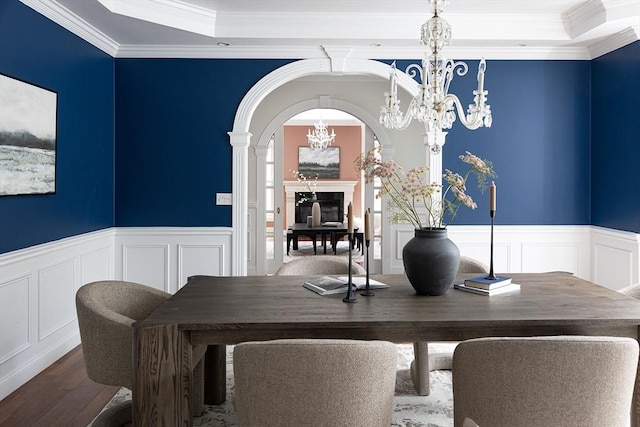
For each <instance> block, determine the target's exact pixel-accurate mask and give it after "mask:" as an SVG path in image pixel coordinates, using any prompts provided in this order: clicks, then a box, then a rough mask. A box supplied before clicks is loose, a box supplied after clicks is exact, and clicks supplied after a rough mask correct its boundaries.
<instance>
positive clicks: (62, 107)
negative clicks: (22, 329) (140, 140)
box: [0, 0, 114, 253]
mask: <svg viewBox="0 0 640 427" xmlns="http://www.w3.org/2000/svg"><path fill="white" fill-rule="evenodd" d="M0 72H2V73H3V74H7V75H10V76H13V77H16V78H19V79H21V80H25V81H27V82H31V83H34V84H36V85H38V86H42V87H45V88H47V89H50V90H53V91H55V92H57V93H58V131H57V174H56V175H57V177H56V184H57V185H56V194H53V195H41V196H36V195H32V196H4V197H0V253H3V252H8V251H11V250H15V249H20V248H25V247H28V246H33V245H36V244H40V243H44V242H48V241H52V240H57V239H60V238H64V237H69V236H73V235H77V234H81V233H86V232H89V231H94V230H98V229H102V228H106V227H111V226H113V223H114V221H113V212H114V205H113V170H114V164H113V123H114V120H113V119H114V115H113V105H114V104H113V93H114V86H113V58H111V57H110V56H109V55H107V54H105V53H103V52H102V51H100V50H99V49H96V48H95V47H93V46H92V45H90V44H88V43H87V42H85V41H84V40H82V39H80V38H78V37H77V36H75V35H73V34H72V33H70V32H68V31H66V30H65V29H63V28H61V27H60V26H58V25H57V24H55V23H53V22H51V21H50V20H48V19H46V18H44V17H43V16H42V15H40V14H38V13H36V12H34V11H33V10H32V9H30V8H29V7H27V6H25V5H23V4H22V3H20V2H19V1H18V0H9V1H7V0H3V1H2V2H0Z"/></svg>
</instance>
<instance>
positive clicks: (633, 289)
mask: <svg viewBox="0 0 640 427" xmlns="http://www.w3.org/2000/svg"><path fill="white" fill-rule="evenodd" d="M618 292H620V293H621V294H625V295H626V296H629V297H631V298H635V299H640V283H636V284H635V285H629V286H627V287H626V288H622V289H620V290H619V291H618Z"/></svg>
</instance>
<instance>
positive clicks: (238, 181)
mask: <svg viewBox="0 0 640 427" xmlns="http://www.w3.org/2000/svg"><path fill="white" fill-rule="evenodd" d="M228 135H229V137H230V144H231V146H232V147H233V153H232V155H233V160H232V163H233V165H232V171H233V178H232V186H231V188H232V202H233V205H232V207H231V212H232V214H231V227H232V228H233V240H232V242H231V246H232V247H231V275H232V276H246V275H247V248H248V242H247V238H248V237H247V236H248V234H247V228H248V225H247V222H248V221H247V212H248V206H247V205H248V200H249V184H248V177H249V144H250V143H251V133H249V132H228Z"/></svg>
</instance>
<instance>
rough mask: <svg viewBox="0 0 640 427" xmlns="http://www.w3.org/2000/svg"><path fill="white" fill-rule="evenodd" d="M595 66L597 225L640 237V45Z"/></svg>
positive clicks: (594, 203)
mask: <svg viewBox="0 0 640 427" xmlns="http://www.w3.org/2000/svg"><path fill="white" fill-rule="evenodd" d="M592 68H593V83H592V90H593V114H592V133H593V135H592V144H593V159H594V163H593V169H592V175H591V182H592V185H593V192H592V194H591V203H592V213H593V218H592V221H593V224H594V225H599V226H602V227H609V228H616V229H620V230H627V231H633V232H636V233H640V178H639V177H638V171H639V170H640V113H638V105H639V101H640V42H635V43H632V44H630V45H628V46H626V47H624V48H622V49H618V50H616V51H614V52H611V53H609V54H607V55H604V56H602V57H600V58H597V59H595V60H593V65H592Z"/></svg>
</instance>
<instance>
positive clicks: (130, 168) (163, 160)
mask: <svg viewBox="0 0 640 427" xmlns="http://www.w3.org/2000/svg"><path fill="white" fill-rule="evenodd" d="M288 62H290V61H273V60H210V59H179V60H171V59H168V60H162V59H153V60H134V59H118V60H116V68H115V69H116V73H115V75H116V88H117V89H116V129H117V131H116V226H230V225H231V207H230V206H216V205H215V194H216V193H217V192H225V193H227V192H231V181H232V176H231V166H232V156H231V152H232V149H231V145H230V144H229V135H227V132H229V131H230V130H231V129H232V128H233V119H234V116H235V112H236V110H237V109H238V106H239V105H240V102H241V101H242V98H243V96H244V95H245V94H246V93H247V92H248V91H249V89H251V87H252V86H253V85H255V84H256V83H257V82H258V80H260V79H261V78H262V77H264V76H265V75H266V74H268V73H269V72H271V71H273V70H274V69H276V68H278V67H281V66H282V65H284V64H286V63H288Z"/></svg>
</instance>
